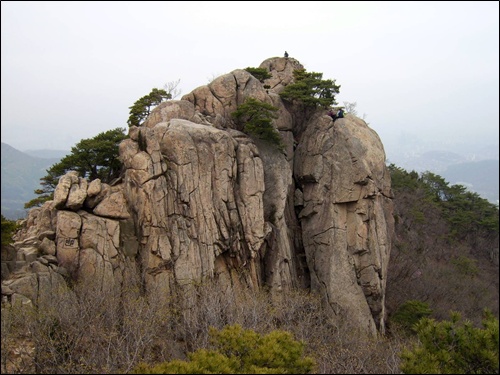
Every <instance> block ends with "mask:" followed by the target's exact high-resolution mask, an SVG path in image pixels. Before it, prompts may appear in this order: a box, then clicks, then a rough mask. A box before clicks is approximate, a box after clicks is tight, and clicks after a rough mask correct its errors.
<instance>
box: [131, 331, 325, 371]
mask: <svg viewBox="0 0 500 375" xmlns="http://www.w3.org/2000/svg"><path fill="white" fill-rule="evenodd" d="M210 337H211V345H212V347H213V348H214V349H213V350H205V349H200V350H197V351H196V352H194V353H190V354H189V355H188V358H189V360H188V361H180V360H174V361H170V362H164V363H161V364H158V365H156V366H151V367H150V366H148V365H146V364H144V363H143V364H140V365H139V366H138V367H136V369H135V370H134V373H136V374H310V373H311V372H312V371H313V370H314V366H315V362H314V360H313V359H312V358H310V357H304V356H303V350H304V344H303V343H302V342H299V341H296V340H294V339H293V337H292V335H291V333H289V332H286V331H281V330H275V331H272V332H270V333H269V334H267V335H260V334H258V333H256V332H255V331H253V330H250V329H247V330H246V329H243V328H242V327H241V326H240V325H238V324H235V325H232V326H226V327H225V328H224V329H222V330H221V331H217V330H216V329H214V328H211V329H210Z"/></svg>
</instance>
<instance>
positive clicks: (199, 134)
mask: <svg viewBox="0 0 500 375" xmlns="http://www.w3.org/2000/svg"><path fill="white" fill-rule="evenodd" d="M260 67H261V68H265V69H267V70H268V71H269V73H270V74H271V78H269V79H267V80H266V81H264V82H260V81H259V80H258V79H256V78H255V77H253V76H252V75H251V74H249V73H248V72H247V71H245V70H241V69H237V70H234V71H232V72H230V73H228V74H225V75H223V76H220V77H218V78H217V79H215V80H214V81H213V82H211V83H210V84H208V85H207V86H201V87H199V88H197V89H195V90H194V91H192V92H191V93H189V94H187V95H185V96H184V97H182V99H181V100H175V101H173V100H172V101H167V102H164V103H162V104H160V105H158V106H157V107H156V108H155V109H154V110H153V112H152V113H151V115H150V116H149V117H148V119H147V120H146V121H145V122H144V124H142V126H140V127H131V128H129V138H128V139H126V140H124V141H123V142H122V143H121V144H120V148H119V153H120V160H121V161H122V163H123V165H124V173H123V176H122V178H121V179H120V181H119V182H118V183H116V184H114V185H112V186H111V185H109V184H105V183H102V182H101V181H99V180H94V181H86V180H85V179H83V178H81V177H79V176H78V175H77V173H76V172H69V173H67V174H66V175H64V176H62V177H61V178H60V181H59V185H58V186H57V188H56V190H55V193H54V200H53V201H49V202H47V203H45V204H44V205H43V206H42V207H40V208H35V209H32V210H31V211H30V212H29V215H28V218H27V219H26V222H25V224H24V227H23V229H22V230H21V231H20V232H19V233H18V234H17V237H16V239H17V241H16V242H15V244H14V248H15V250H16V254H17V255H16V256H17V259H16V261H13V260H12V259H9V262H10V263H9V264H7V265H6V264H2V277H3V278H4V279H5V280H4V281H3V284H2V285H3V286H2V294H3V295H4V296H5V297H6V298H9V299H14V298H18V299H25V300H26V301H31V303H36V299H37V298H38V297H37V295H36V293H34V292H33V290H39V291H43V292H44V293H47V291H48V290H50V288H51V287H62V286H63V285H64V283H65V280H66V279H68V278H73V279H76V280H81V281H83V280H92V281H93V282H97V283H100V285H101V286H102V288H108V289H110V290H117V291H118V290H119V289H120V287H121V285H122V284H123V282H124V280H125V279H127V278H132V275H138V279H139V280H140V282H141V285H142V286H143V288H144V290H145V292H146V293H147V292H148V291H149V290H155V291H160V292H161V293H162V295H165V296H168V295H169V294H170V293H172V291H173V289H175V288H187V289H188V288H190V285H192V284H193V282H201V281H203V280H204V279H205V278H215V277H216V278H217V279H218V280H219V281H221V282H222V283H223V285H226V286H227V287H229V288H242V287H245V288H248V287H250V288H255V289H258V288H262V287H264V286H267V287H270V289H271V290H272V291H273V292H275V293H279V291H280V290H283V289H286V288H306V289H307V288H310V289H312V290H314V291H316V292H318V293H320V294H321V296H322V297H323V299H324V300H325V302H326V303H327V304H328V306H329V307H330V309H331V313H332V315H336V316H339V317H343V318H347V319H349V320H350V321H351V322H352V323H353V324H355V325H356V326H357V327H359V328H360V329H361V330H362V331H363V332H366V333H367V334H369V335H376V334H377V332H384V327H385V322H384V318H385V302H384V301H385V284H386V279H387V266H388V261H389V256H390V250H391V246H392V238H393V235H394V223H393V216H392V209H393V207H392V197H391V181H390V175H389V173H388V170H387V168H386V165H385V152H384V148H383V145H382V143H381V141H380V139H379V137H378V135H377V134H376V133H375V132H374V131H373V130H372V129H371V128H370V127H369V126H368V125H367V124H366V123H365V122H364V121H363V120H361V119H359V118H357V117H355V116H353V115H350V114H347V115H346V117H345V118H343V119H338V120H336V121H335V122H332V120H331V118H330V117H329V116H327V114H326V110H317V111H315V112H314V113H313V114H312V115H310V116H307V117H303V116H302V117H301V116H296V115H295V114H294V110H295V109H294V108H292V107H291V105H290V104H287V103H284V102H283V101H282V100H281V98H280V96H279V93H280V92H281V91H282V90H283V88H284V87H286V85H288V84H290V83H293V71H294V70H295V69H300V68H303V67H302V65H301V64H300V63H299V62H298V61H297V60H295V59H292V58H270V59H267V60H265V61H264V62H263V63H262V64H261V65H260ZM264 85H265V86H266V87H265V88H264ZM250 97H251V98H255V99H258V100H260V101H263V102H266V103H269V104H272V105H273V106H275V107H277V108H278V112H277V113H278V115H279V116H278V118H277V119H276V120H275V122H274V126H275V127H276V129H277V131H279V133H280V135H281V137H282V139H283V142H284V144H285V147H284V149H283V150H279V149H278V148H277V147H276V146H274V145H272V144H269V143H267V142H265V141H262V140H258V139H253V138H251V137H249V136H248V135H246V134H244V133H243V132H242V129H240V128H238V126H237V125H236V124H235V123H234V122H233V119H232V117H231V113H232V112H234V111H235V110H236V109H237V107H238V105H240V104H242V103H244V101H245V100H246V99H247V98H250ZM4 268H5V272H4ZM34 274H36V275H39V276H40V275H43V277H35V276H33V275H34ZM4 275H5V277H4ZM41 282H43V288H41V287H40V286H39V285H37V283H41ZM4 291H5V293H4Z"/></svg>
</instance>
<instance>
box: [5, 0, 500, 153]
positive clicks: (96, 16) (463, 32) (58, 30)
mask: <svg viewBox="0 0 500 375" xmlns="http://www.w3.org/2000/svg"><path fill="white" fill-rule="evenodd" d="M1 18H2V20H1V21H2V22H1V39H2V44H1V60H2V63H1V64H2V65H1V70H2V76H1V87H2V92H1V97H2V103H1V105H2V110H1V114H2V117H1V121H2V123H1V131H2V133H1V135H2V142H5V143H8V144H9V145H11V146H13V147H15V148H17V149H19V150H29V149H41V148H48V149H63V150H69V149H70V148H71V147H72V146H74V145H75V144H76V143H78V142H79V141H80V140H82V139H85V138H92V137H94V136H96V135H97V134H98V133H100V132H103V131H107V130H110V129H114V128H116V127H124V128H127V119H128V115H129V113H128V112H129V107H130V106H131V105H133V103H134V102H135V101H136V100H137V99H139V98H140V97H142V96H144V95H146V94H148V93H149V92H150V91H151V89H152V88H153V87H158V88H163V86H164V85H165V84H166V83H167V82H173V81H176V80H180V83H179V86H178V87H179V88H180V89H181V90H182V94H181V96H182V95H184V94H187V93H189V92H190V91H192V90H193V89H195V88H196V87H198V86H202V85H206V84H207V83H208V82H209V81H211V80H212V79H213V78H214V77H216V76H218V75H221V74H225V73H229V72H231V71H233V70H235V69H244V68H246V67H258V66H259V65H260V63H261V62H262V61H264V60H266V59H267V58H269V57H274V56H283V53H284V51H285V50H286V51H288V53H289V54H290V57H293V58H296V59H297V60H299V61H300V62H301V63H302V64H303V65H304V67H305V68H306V70H307V71H310V72H320V73H323V79H334V80H336V83H337V84H339V85H341V88H340V94H339V95H338V96H337V101H338V102H339V103H343V102H344V101H347V102H356V103H357V110H358V115H359V116H360V117H362V115H363V114H365V115H366V118H365V119H366V121H367V122H368V123H369V125H370V127H372V128H373V129H374V130H375V131H377V133H378V134H379V135H380V137H381V139H382V142H383V143H384V144H386V142H387V143H389V141H390V140H391V139H392V138H394V137H397V136H400V135H401V134H403V133H404V134H418V136H419V137H421V138H422V139H424V140H428V141H430V140H433V141H435V140H438V141H442V142H465V141H467V142H477V143H483V142H484V143H487V142H494V143H496V144H497V145H498V137H499V2H497V1H487V2H481V1H473V2H472V1H470V2H469V1H465V2H464V1H456V2H455V1H446V2H435V1H432V2H420V1H418V2H393V1H391V2H378V1H373V2H372V1H370V2H351V1H346V2H343V1H331V2H330V1H321V2H319V1H318V2H315V1H307V2H303V1H293V2H292V1H290V2H273V1H265V2H254V1H251V2H245V1H242V2H238V1H232V2H218V1H203V2H196V1H189V2H187V1H186V2H176V1H159V2H147V1H141V2H120V1H113V2H107V1H99V2H78V1H77V2H75V1H71V2H69V1H68V2H65V1H57V2H50V1H49V2H48V1H36V2H28V1H2V2H1ZM177 99H180V97H178V98H177ZM386 152H387V153H388V154H389V153H390V151H388V150H387V147H386Z"/></svg>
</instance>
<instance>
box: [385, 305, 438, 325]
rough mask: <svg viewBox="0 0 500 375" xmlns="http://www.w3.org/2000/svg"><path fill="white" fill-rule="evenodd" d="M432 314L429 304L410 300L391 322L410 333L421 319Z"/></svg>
mask: <svg viewBox="0 0 500 375" xmlns="http://www.w3.org/2000/svg"><path fill="white" fill-rule="evenodd" d="M431 314H432V310H431V309H430V308H429V305H428V304H427V303H425V302H421V301H416V300H410V301H406V302H405V303H403V304H402V305H401V306H400V307H399V308H398V310H397V311H396V312H395V313H394V315H393V316H392V319H391V320H392V322H394V323H396V324H398V325H399V326H401V327H402V328H404V329H405V330H407V331H410V330H412V328H413V327H414V326H415V324H416V323H417V322H418V321H419V320H420V319H422V318H426V317H428V316H429V315H431Z"/></svg>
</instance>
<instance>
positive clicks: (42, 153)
mask: <svg viewBox="0 0 500 375" xmlns="http://www.w3.org/2000/svg"><path fill="white" fill-rule="evenodd" d="M23 152H24V153H25V154H28V155H29V156H33V157H35V158H43V159H58V161H59V160H60V159H62V158H63V157H65V156H66V155H69V154H70V153H71V151H69V150H46V149H40V150H24V151H23Z"/></svg>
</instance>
